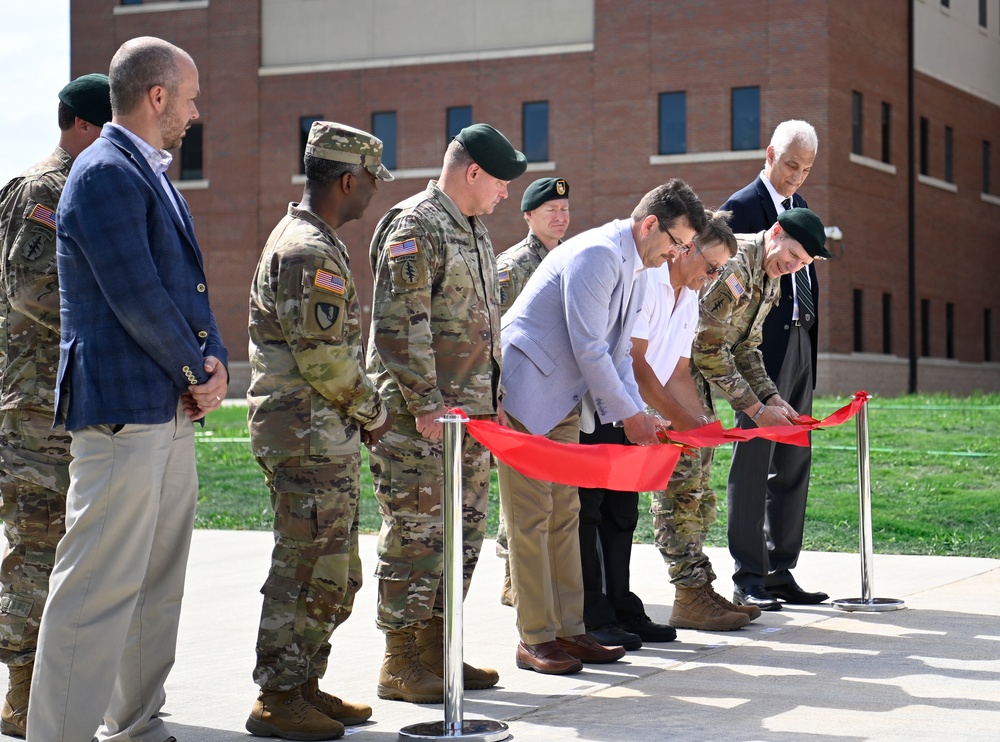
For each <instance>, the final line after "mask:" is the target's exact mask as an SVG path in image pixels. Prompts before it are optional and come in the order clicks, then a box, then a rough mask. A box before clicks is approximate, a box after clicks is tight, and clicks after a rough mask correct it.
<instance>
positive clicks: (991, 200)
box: [979, 193, 1000, 206]
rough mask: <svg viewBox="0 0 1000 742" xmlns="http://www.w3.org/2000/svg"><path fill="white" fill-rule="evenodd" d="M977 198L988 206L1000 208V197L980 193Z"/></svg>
mask: <svg viewBox="0 0 1000 742" xmlns="http://www.w3.org/2000/svg"><path fill="white" fill-rule="evenodd" d="M979 198H981V199H982V200H983V201H985V202H986V203H988V204H993V205H994V206H1000V196H994V195H993V194H992V193H980V194H979Z"/></svg>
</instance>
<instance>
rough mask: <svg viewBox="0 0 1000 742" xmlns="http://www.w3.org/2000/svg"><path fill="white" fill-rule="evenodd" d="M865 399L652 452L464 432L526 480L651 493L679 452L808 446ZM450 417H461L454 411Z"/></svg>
mask: <svg viewBox="0 0 1000 742" xmlns="http://www.w3.org/2000/svg"><path fill="white" fill-rule="evenodd" d="M868 398H869V397H868V393H867V392H863V391H859V392H857V393H855V395H854V399H853V400H851V402H850V403H849V404H847V405H844V406H843V407H841V408H840V409H839V410H837V411H836V412H834V413H833V414H831V415H828V416H827V417H825V418H823V419H822V420H816V419H815V418H813V417H809V416H808V415H803V416H802V417H800V418H799V419H798V420H797V421H796V422H795V423H793V424H792V425H776V426H772V427H767V428H755V429H753V430H743V429H741V428H730V429H729V430H725V429H723V427H722V424H721V423H720V422H719V421H718V420H716V421H715V422H713V423H710V424H708V425H703V426H702V427H700V428H695V429H693V430H687V431H684V432H680V431H675V430H668V431H665V433H664V437H665V440H664V441H663V443H664V444H666V445H653V446H623V445H618V444H613V443H600V444H596V445H583V444H580V443H556V442H555V441H551V440H549V439H548V438H546V437H545V436H541V435H528V434H527V433H519V432H517V431H516V430H511V429H510V428H505V427H503V426H501V425H497V424H496V423H494V422H489V421H487V420H466V427H467V428H468V430H469V434H470V435H472V437H473V438H475V439H476V440H477V441H479V442H480V443H482V444H483V445H484V446H486V447H487V448H488V449H490V451H492V452H493V454H494V455H495V456H496V457H497V459H499V460H500V461H502V462H503V463H504V464H507V465H508V466H510V467H512V468H514V469H517V471H519V472H521V474H524V475H525V476H527V477H531V478H533V479H541V480H543V481H546V482H558V483H560V484H568V485H572V486H576V487H592V488H596V487H602V488H606V489H612V490H622V491H625V492H651V491H653V490H662V489H666V487H667V482H668V481H669V480H670V475H671V473H673V471H674V467H675V466H676V465H677V460H678V459H679V458H680V455H681V451H682V448H685V447H690V448H702V447H706V446H712V447H714V446H721V445H723V444H725V443H734V442H737V441H748V440H752V439H753V438H766V439H767V440H771V441H776V442H778V443H788V444H791V445H793V446H808V445H809V435H808V434H809V431H811V430H818V429H820V428H831V427H834V426H836V425H841V424H843V423H844V422H846V421H847V420H850V419H851V418H852V417H854V415H856V414H857V412H858V410H860V409H861V406H862V405H864V404H865V403H866V402H867V401H868ZM450 412H451V413H452V414H455V415H461V416H462V417H465V414H464V413H463V412H462V411H461V410H459V409H453V410H450Z"/></svg>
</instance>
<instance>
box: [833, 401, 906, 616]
mask: <svg viewBox="0 0 1000 742" xmlns="http://www.w3.org/2000/svg"><path fill="white" fill-rule="evenodd" d="M869 399H871V397H869ZM857 420H858V521H859V523H858V529H859V531H860V536H859V539H860V545H861V549H860V550H861V597H860V598H842V599H840V600H834V601H833V607H834V608H839V609H840V610H842V611H863V612H865V613H876V612H879V611H898V610H899V609H900V608H903V607H904V606H905V604H904V603H903V601H902V600H898V599H896V598H873V597H872V593H873V591H874V586H873V582H872V561H873V556H874V550H873V547H872V487H871V457H870V453H869V447H868V405H867V404H863V405H861V409H860V410H858V416H857Z"/></svg>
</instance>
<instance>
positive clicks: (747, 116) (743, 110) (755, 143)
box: [732, 86, 760, 150]
mask: <svg viewBox="0 0 1000 742" xmlns="http://www.w3.org/2000/svg"><path fill="white" fill-rule="evenodd" d="M732 116H733V120H732V135H733V141H732V148H733V149H734V150H740V149H760V88H759V87H756V86H754V87H749V88H733V93H732Z"/></svg>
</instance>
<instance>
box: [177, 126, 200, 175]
mask: <svg viewBox="0 0 1000 742" xmlns="http://www.w3.org/2000/svg"><path fill="white" fill-rule="evenodd" d="M202 131H203V125H202V124H191V127H190V128H189V129H188V130H187V133H186V134H185V135H184V139H182V140H181V180H201V179H202V178H204V177H205V175H204V170H203V168H202V157H203V152H204V150H203V149H202Z"/></svg>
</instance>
